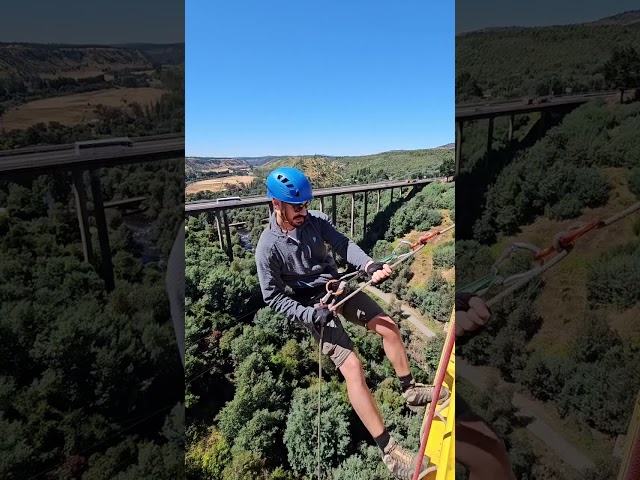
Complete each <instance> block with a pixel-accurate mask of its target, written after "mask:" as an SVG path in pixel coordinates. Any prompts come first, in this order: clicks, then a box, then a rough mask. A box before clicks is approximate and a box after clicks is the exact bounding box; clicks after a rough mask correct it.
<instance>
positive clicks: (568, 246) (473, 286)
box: [413, 202, 640, 480]
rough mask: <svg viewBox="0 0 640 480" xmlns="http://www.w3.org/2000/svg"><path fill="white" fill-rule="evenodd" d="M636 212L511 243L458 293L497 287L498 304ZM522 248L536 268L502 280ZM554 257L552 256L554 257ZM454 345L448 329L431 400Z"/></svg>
mask: <svg viewBox="0 0 640 480" xmlns="http://www.w3.org/2000/svg"><path fill="white" fill-rule="evenodd" d="M638 210H640V202H637V203H635V204H633V205H631V206H630V207H628V208H626V209H625V210H622V211H621V212H619V213H617V214H615V215H613V216H611V217H609V218H607V219H605V220H594V221H591V222H589V223H587V224H584V225H578V226H574V227H571V228H570V229H569V230H567V231H564V232H561V233H560V234H558V235H556V236H555V237H554V239H553V242H552V244H551V245H550V246H549V247H547V248H545V249H540V248H538V247H536V246H535V245H533V244H530V243H526V242H515V243H513V244H512V245H510V246H509V247H508V248H507V249H506V250H505V251H504V252H503V254H502V255H500V257H498V259H497V260H496V262H495V263H494V264H493V266H492V268H491V273H490V274H489V275H487V276H485V277H482V278H481V279H479V280H476V281H475V282H472V283H470V284H468V285H465V286H464V287H462V288H460V289H459V291H462V292H469V293H475V294H478V295H482V294H484V293H486V292H487V291H488V290H489V289H490V288H491V287H492V286H495V285H501V286H506V287H507V288H506V289H505V290H503V291H502V292H500V293H499V294H497V295H495V296H494V297H493V298H491V299H490V300H488V301H487V302H486V303H487V306H488V307H489V308H490V307H491V306H493V305H496V304H497V303H498V302H500V301H501V300H503V299H504V298H505V297H506V296H508V295H510V294H511V293H512V292H514V291H516V290H518V289H520V288H521V287H523V286H524V285H526V284H527V283H528V282H530V281H531V280H532V279H533V278H535V277H537V276H539V275H541V274H542V273H544V272H546V271H547V270H549V269H550V268H552V267H554V266H555V265H557V264H558V263H559V262H561V261H562V260H563V259H564V258H566V256H567V255H568V254H569V252H570V251H571V250H572V249H573V246H574V244H575V242H576V240H578V239H579V238H581V237H582V236H584V235H586V234H587V233H589V232H591V231H592V230H596V229H601V228H604V227H607V226H609V225H612V224H613V223H615V222H617V221H619V220H622V219H623V218H625V217H627V216H628V215H630V214H631V213H634V212H636V211H638ZM519 249H524V250H529V251H531V252H533V255H534V259H535V260H536V261H538V262H539V264H538V265H537V266H535V267H534V268H531V269H530V270H528V271H525V272H520V273H516V274H513V275H511V276H509V277H503V276H502V275H501V274H500V267H501V265H502V264H503V263H504V261H505V260H506V259H507V258H510V257H511V256H512V255H513V254H514V253H515V252H516V251H517V250H519ZM554 254H555V255H554ZM548 257H551V259H550V260H548V261H546V263H545V259H547V258H548ZM454 345H455V334H454V329H453V328H451V325H450V326H449V330H448V332H447V338H446V340H445V344H444V346H443V349H442V354H441V357H440V364H439V366H438V371H437V373H436V379H435V382H434V392H433V398H434V400H435V399H437V398H438V397H439V395H440V390H441V388H442V384H443V382H444V377H445V373H446V369H447V364H448V363H449V359H450V357H451V353H452V351H453V347H454ZM436 406H437V401H432V402H431V403H430V404H429V411H428V413H427V417H426V421H425V427H424V431H423V432H424V433H423V434H422V439H421V442H420V450H419V453H418V458H419V459H421V458H422V457H423V456H424V454H425V450H426V447H427V441H428V438H429V433H430V430H431V425H432V423H433V418H434V416H435V413H436ZM421 464H422V462H420V461H419V462H417V463H416V468H415V471H414V473H413V480H418V478H419V475H420V468H421Z"/></svg>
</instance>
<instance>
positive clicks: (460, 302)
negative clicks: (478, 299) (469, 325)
mask: <svg viewBox="0 0 640 480" xmlns="http://www.w3.org/2000/svg"><path fill="white" fill-rule="evenodd" d="M472 297H474V295H473V293H469V292H459V293H456V312H457V311H460V310H462V311H463V312H467V311H468V310H469V308H470V306H469V301H471V298H472Z"/></svg>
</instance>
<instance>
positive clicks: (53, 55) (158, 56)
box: [0, 43, 184, 79]
mask: <svg viewBox="0 0 640 480" xmlns="http://www.w3.org/2000/svg"><path fill="white" fill-rule="evenodd" d="M183 62H184V44H169V45H154V44H140V45H137V46H131V45H129V46H108V45H57V44H31V43H0V72H1V73H0V77H16V78H21V79H32V78H33V77H40V78H55V77H73V78H81V77H89V76H96V75H100V74H102V73H106V72H114V71H122V70H150V69H152V68H153V64H154V63H162V64H180V63H183Z"/></svg>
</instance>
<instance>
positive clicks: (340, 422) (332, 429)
mask: <svg viewBox="0 0 640 480" xmlns="http://www.w3.org/2000/svg"><path fill="white" fill-rule="evenodd" d="M320 400H321V402H322V404H321V412H322V413H321V415H320V418H321V420H320V421H321V429H320V446H321V448H320V461H321V465H322V469H323V471H325V472H326V471H327V469H330V468H333V467H336V466H337V465H338V464H339V463H340V462H341V461H342V460H344V459H345V457H346V455H347V448H348V446H349V443H350V439H351V433H350V425H349V414H350V410H351V407H350V406H349V404H348V403H347V402H346V401H345V399H344V397H343V395H342V393H341V392H340V390H339V386H338V384H337V383H331V384H327V383H325V384H323V385H322V387H321V391H320ZM317 414H318V386H314V387H311V388H307V389H297V390H296V391H295V392H294V396H293V403H292V405H291V410H290V411H289V416H288V418H287V427H286V430H285V433H284V443H285V445H286V447H287V451H288V459H289V463H290V464H291V466H292V468H293V469H294V470H295V471H298V472H301V473H304V474H306V475H313V474H314V472H316V470H317V444H316V439H317V430H316V428H317V424H316V420H317Z"/></svg>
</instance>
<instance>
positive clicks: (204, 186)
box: [185, 175, 256, 195]
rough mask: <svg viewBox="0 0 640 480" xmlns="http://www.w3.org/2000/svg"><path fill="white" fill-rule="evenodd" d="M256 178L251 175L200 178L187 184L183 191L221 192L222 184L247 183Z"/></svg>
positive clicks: (189, 192)
mask: <svg viewBox="0 0 640 480" xmlns="http://www.w3.org/2000/svg"><path fill="white" fill-rule="evenodd" d="M254 178H256V177H254V176H253V175H235V176H232V177H221V178H213V179H211V180H201V181H199V182H195V183H192V184H191V185H187V188H186V189H185V193H186V194H187V195H188V194H191V193H198V192H202V191H204V190H211V191H212V192H223V191H224V190H226V189H225V186H224V184H225V183H230V184H234V185H241V184H242V185H247V184H249V183H251V181H252V180H253V179H254Z"/></svg>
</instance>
